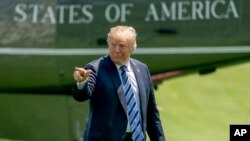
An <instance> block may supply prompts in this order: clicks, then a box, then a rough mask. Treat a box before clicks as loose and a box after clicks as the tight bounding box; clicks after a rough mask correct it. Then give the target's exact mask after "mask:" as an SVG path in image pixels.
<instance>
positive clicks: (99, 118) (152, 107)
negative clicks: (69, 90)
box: [73, 56, 165, 141]
mask: <svg viewBox="0 0 250 141" xmlns="http://www.w3.org/2000/svg"><path fill="white" fill-rule="evenodd" d="M130 63H131V66H132V68H133V70H134V73H135V77H136V80H137V84H138V89H139V90H138V91H139V97H140V102H141V103H140V106H141V107H140V108H141V116H142V123H143V132H144V135H146V131H147V133H148V135H149V138H150V140H151V141H165V137H164V133H163V129H162V125H161V121H160V116H159V112H158V110H157V107H156V103H155V97H154V90H153V88H152V83H151V79H150V73H149V70H148V68H147V66H146V65H145V64H143V63H142V62H139V61H138V60H135V59H130ZM85 68H86V69H91V70H92V72H91V74H90V76H89V79H88V81H87V82H86V84H85V85H84V88H83V89H81V90H78V89H77V86H76V85H75V86H74V87H73V97H74V99H75V100H77V101H85V100H89V102H90V113H89V119H88V123H87V127H86V129H85V133H84V141H123V138H124V135H125V132H126V128H127V123H128V119H127V116H126V102H125V95H124V92H123V88H122V84H121V80H120V77H119V73H118V70H117V68H116V66H115V64H114V63H113V62H112V61H111V59H110V57H109V56H105V57H102V58H100V59H98V60H95V61H93V62H91V63H89V64H87V65H86V66H85Z"/></svg>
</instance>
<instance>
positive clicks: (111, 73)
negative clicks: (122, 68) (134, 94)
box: [105, 56, 127, 112]
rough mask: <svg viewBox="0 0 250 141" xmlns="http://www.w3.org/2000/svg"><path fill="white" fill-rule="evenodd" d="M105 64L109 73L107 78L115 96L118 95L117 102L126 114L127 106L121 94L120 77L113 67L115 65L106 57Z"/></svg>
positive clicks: (123, 95)
mask: <svg viewBox="0 0 250 141" xmlns="http://www.w3.org/2000/svg"><path fill="white" fill-rule="evenodd" d="M107 61H108V62H107V63H106V65H107V66H106V67H105V68H106V69H107V71H108V72H109V73H108V74H109V76H110V78H111V80H112V82H113V84H114V86H115V88H116V90H117V94H118V97H119V100H120V102H121V104H122V107H123V109H124V111H125V112H126V111H127V106H126V100H125V94H124V92H123V88H122V84H121V79H120V76H119V73H118V71H117V68H116V66H115V64H114V63H113V62H112V61H111V59H110V57H109V56H108V57H107Z"/></svg>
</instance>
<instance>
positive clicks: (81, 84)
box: [76, 79, 88, 90]
mask: <svg viewBox="0 0 250 141" xmlns="http://www.w3.org/2000/svg"><path fill="white" fill-rule="evenodd" d="M87 80H88V79H86V80H84V81H82V82H79V81H78V82H76V86H77V89H78V90H81V89H83V87H84V86H85V84H86V83H87Z"/></svg>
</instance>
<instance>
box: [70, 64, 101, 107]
mask: <svg viewBox="0 0 250 141" xmlns="http://www.w3.org/2000/svg"><path fill="white" fill-rule="evenodd" d="M76 68H77V67H76ZM73 76H74V79H75V81H76V83H75V84H74V86H73V90H72V94H73V97H74V99H75V100H77V101H80V102H82V101H85V100H88V99H89V98H90V97H91V96H92V93H93V91H94V89H95V84H96V71H95V70H94V69H93V67H91V66H88V67H86V68H77V69H75V71H74V73H73Z"/></svg>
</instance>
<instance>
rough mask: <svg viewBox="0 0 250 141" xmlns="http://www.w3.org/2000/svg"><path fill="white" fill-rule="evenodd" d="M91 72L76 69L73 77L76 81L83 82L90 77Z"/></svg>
mask: <svg viewBox="0 0 250 141" xmlns="http://www.w3.org/2000/svg"><path fill="white" fill-rule="evenodd" d="M90 72H91V70H86V69H84V68H79V67H75V70H74V73H73V77H74V79H75V81H79V82H82V81H84V80H86V79H87V78H88V77H89V74H90Z"/></svg>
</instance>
